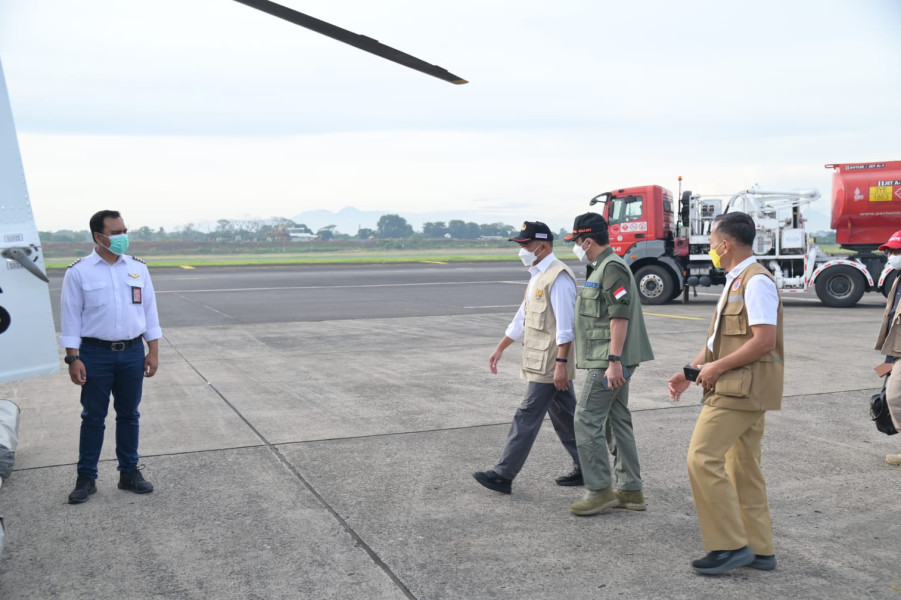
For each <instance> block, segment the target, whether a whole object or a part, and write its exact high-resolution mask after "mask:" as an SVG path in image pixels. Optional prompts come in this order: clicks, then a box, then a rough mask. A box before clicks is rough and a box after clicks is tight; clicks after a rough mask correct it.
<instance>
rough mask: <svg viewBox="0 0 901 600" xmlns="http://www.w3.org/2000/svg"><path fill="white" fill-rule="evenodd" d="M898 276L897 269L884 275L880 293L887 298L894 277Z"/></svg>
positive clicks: (893, 282) (893, 283)
mask: <svg viewBox="0 0 901 600" xmlns="http://www.w3.org/2000/svg"><path fill="white" fill-rule="evenodd" d="M897 277H898V271H892V272H891V273H889V274H888V275H886V276H885V281H883V282H882V295H883V296H885V297H886V298H888V294H889V292H891V291H892V286H893V285H895V279H896V278H897Z"/></svg>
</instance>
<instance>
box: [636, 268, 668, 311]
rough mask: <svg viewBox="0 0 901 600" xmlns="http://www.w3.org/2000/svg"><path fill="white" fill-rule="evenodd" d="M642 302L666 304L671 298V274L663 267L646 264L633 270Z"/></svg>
mask: <svg viewBox="0 0 901 600" xmlns="http://www.w3.org/2000/svg"><path fill="white" fill-rule="evenodd" d="M635 283H637V284H638V295H639V296H641V303H642V304H666V303H667V302H669V301H670V300H671V299H672V298H673V288H674V287H675V285H674V284H673V276H672V275H670V272H669V271H667V270H666V268H664V267H660V266H658V265H648V266H646V267H642V268H640V269H638V271H636V272H635Z"/></svg>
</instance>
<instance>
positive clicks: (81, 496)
mask: <svg viewBox="0 0 901 600" xmlns="http://www.w3.org/2000/svg"><path fill="white" fill-rule="evenodd" d="M96 491H97V483H96V480H94V479H91V478H90V477H87V476H85V475H79V476H78V478H76V479H75V489H74V490H72V493H71V494H69V504H81V503H82V502H87V501H88V496H90V495H91V494H93V493H95V492H96Z"/></svg>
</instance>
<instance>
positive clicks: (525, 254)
mask: <svg viewBox="0 0 901 600" xmlns="http://www.w3.org/2000/svg"><path fill="white" fill-rule="evenodd" d="M537 258H538V257H537V256H535V253H534V252H529V251H528V250H526V249H525V248H520V249H519V260H521V261H522V264H524V265H525V266H527V267H531V266H532V265H534V264H535V260H536V259H537Z"/></svg>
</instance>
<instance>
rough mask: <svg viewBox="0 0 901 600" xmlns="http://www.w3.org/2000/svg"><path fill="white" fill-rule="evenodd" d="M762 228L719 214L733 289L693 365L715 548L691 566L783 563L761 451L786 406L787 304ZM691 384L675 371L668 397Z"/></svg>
mask: <svg viewBox="0 0 901 600" xmlns="http://www.w3.org/2000/svg"><path fill="white" fill-rule="evenodd" d="M755 236H756V227H755V224H754V220H753V219H752V218H751V217H750V216H749V215H747V214H745V213H741V212H730V213H726V214H723V215H720V216H718V217H717V218H716V220H715V221H714V224H713V231H712V232H711V233H710V257H711V259H712V261H713V266H714V267H717V268H720V267H721V266H722V268H723V269H725V270H726V272H727V274H726V287H725V289H724V290H723V295H722V297H721V298H720V301H719V303H718V304H717V308H716V313H715V314H714V317H713V319H712V321H711V324H710V328H709V330H708V338H707V343H706V344H705V345H704V347H703V348H702V349H701V351H700V352H699V353H698V355H697V356H696V357H695V358H694V359H693V360H692V361H691V363H690V364H691V366H692V367H696V368H699V369H700V373H699V374H698V375H697V384H698V385H701V386H703V388H704V408H703V409H702V410H701V414H700V416H699V417H698V422H697V424H696V425H695V430H694V433H693V434H692V437H691V443H690V444H689V447H688V460H687V463H688V474H689V479H690V481H691V492H692V496H693V497H694V501H695V506H696V508H697V513H698V521H699V524H700V528H701V538H702V540H703V542H704V549H705V550H706V551H707V555H706V556H704V557H702V558H699V559H697V560H694V561H692V563H691V566H692V568H693V569H694V570H695V571H696V572H698V573H701V574H704V575H717V574H720V573H725V572H726V571H729V570H731V569H735V568H738V567H744V566H748V567H751V568H753V569H759V570H764V571H770V570H772V569H775V568H776V556H775V552H774V546H773V528H772V523H771V520H770V510H769V503H768V502H767V493H766V482H765V481H764V477H763V471H762V470H761V468H760V453H761V440H762V438H763V432H764V425H765V415H766V411H769V410H779V408H781V406H782V389H783V380H784V360H785V354H784V344H783V336H782V323H783V320H782V302H781V300H780V298H779V291H778V290H777V288H776V283H775V281H774V279H773V276H772V274H771V273H770V272H769V271H767V270H766V268H764V267H763V266H762V265H759V264H758V263H757V260H756V259H755V257H754V255H753V247H754V238H755ZM689 384H690V382H689V381H688V380H687V379H686V378H685V375H684V373H683V372H681V371H680V372H679V373H677V374H675V375H673V376H672V377H671V378H670V379H669V393H670V397H671V398H672V399H673V400H674V401H678V400H679V398H680V396H681V395H682V393H683V392H684V391H685V390H686V389H687V388H688V386H689Z"/></svg>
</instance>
